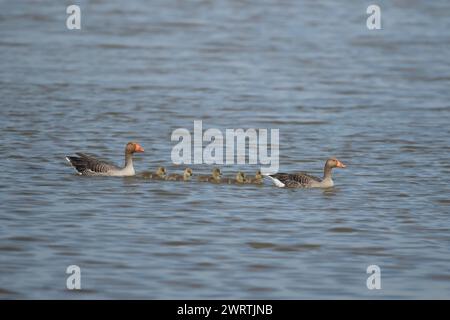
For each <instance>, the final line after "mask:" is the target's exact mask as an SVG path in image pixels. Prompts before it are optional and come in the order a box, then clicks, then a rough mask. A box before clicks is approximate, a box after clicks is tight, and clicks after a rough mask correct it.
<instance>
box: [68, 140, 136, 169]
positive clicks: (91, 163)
mask: <svg viewBox="0 0 450 320" xmlns="http://www.w3.org/2000/svg"><path fill="white" fill-rule="evenodd" d="M135 152H144V148H142V147H141V146H140V145H139V144H138V143H136V142H128V143H127V145H126V147H125V165H124V167H123V168H120V167H118V166H116V165H114V164H111V163H109V162H106V161H103V160H99V159H96V158H95V157H93V156H90V155H87V154H84V153H76V155H77V157H75V156H67V157H66V160H67V161H68V162H69V163H70V165H71V166H72V167H74V168H75V170H76V171H77V172H78V174H80V175H84V176H114V177H128V176H134V175H135V171H134V167H133V154H134V153H135Z"/></svg>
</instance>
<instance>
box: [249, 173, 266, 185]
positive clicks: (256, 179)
mask: <svg viewBox="0 0 450 320" xmlns="http://www.w3.org/2000/svg"><path fill="white" fill-rule="evenodd" d="M263 180H264V177H263V175H262V174H261V170H258V171H256V174H255V177H254V178H252V177H250V178H247V179H246V180H245V183H249V184H263Z"/></svg>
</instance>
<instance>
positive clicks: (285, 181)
mask: <svg viewBox="0 0 450 320" xmlns="http://www.w3.org/2000/svg"><path fill="white" fill-rule="evenodd" d="M269 177H270V178H271V179H272V180H273V181H274V183H275V184H276V185H277V186H279V187H290V188H299V187H307V186H309V185H311V183H313V182H320V181H321V179H320V178H318V177H315V176H312V175H309V174H307V173H305V172H298V173H290V174H289V173H277V174H271V175H269Z"/></svg>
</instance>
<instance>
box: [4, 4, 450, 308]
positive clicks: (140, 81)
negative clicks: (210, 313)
mask: <svg viewBox="0 0 450 320" xmlns="http://www.w3.org/2000/svg"><path fill="white" fill-rule="evenodd" d="M69 4H72V3H71V2H70V1H62V2H61V3H56V2H54V1H39V2H36V1H31V0H27V1H5V0H2V1H0V70H1V73H0V97H1V98H0V157H1V158H0V160H1V170H0V298H4V299H5V298H6V299H15V298H25V299H30V298H39V299H42V298H62V299H73V298H78V299H103V298H124V299H128V298H142V299H161V298H164V299H168V298H183V299H185V298H190V299H201V298H225V299H228V298H255V299H256V298H257V299H259V298H270V299H279V298H280V299H281V298H286V299H303V298H327V299H336V298H337V299H340V298H358V299H359V298H364V299H372V298H376V299H397V298H414V299H416V298H439V299H444V298H447V299H448V298H450V267H449V266H450V253H449V248H450V219H449V218H450V210H449V209H450V207H449V206H450V198H449V194H450V187H449V174H450V162H449V151H450V126H449V123H450V105H449V103H450V102H449V100H450V99H449V98H450V90H449V88H450V32H449V30H450V19H449V17H448V13H449V12H450V3H449V2H447V1H400V0H399V1H378V2H377V4H379V5H380V7H381V10H382V16H381V17H382V30H374V31H369V30H368V29H367V28H366V18H367V14H366V8H367V6H368V5H370V4H372V2H370V1H346V2H337V1H331V0H330V1H320V2H318V1H295V0H284V1H258V2H257V4H256V3H255V2H250V1H243V0H239V1H163V0H152V1H144V0H134V1H127V2H126V4H125V2H122V1H118V0H109V1H100V0H98V1H79V2H78V4H79V5H80V7H81V11H82V22H81V25H82V29H81V30H78V31H77V30H67V28H66V25H65V23H66V21H65V20H66V17H67V15H66V13H65V11H66V7H67V6H68V5H69ZM194 120H202V121H203V127H204V129H208V128H218V129H221V130H224V129H226V128H267V129H279V130H280V146H279V147H280V170H281V171H287V172H290V171H299V170H301V171H303V170H305V171H308V172H310V173H313V174H317V175H320V174H321V170H322V167H323V163H324V161H325V160H326V159H327V158H328V157H331V156H335V157H337V158H338V159H340V160H341V161H342V162H344V163H345V164H346V165H347V168H346V169H345V170H335V172H334V181H335V187H333V188H331V189H328V190H317V189H316V190H312V189H310V190H292V189H279V188H276V187H274V186H272V185H271V184H270V183H269V182H268V181H266V183H265V184H264V185H263V186H250V185H247V186H235V185H213V184H208V183H197V182H190V183H176V182H155V181H145V180H143V179H139V178H88V177H80V176H77V175H75V174H74V171H73V170H72V169H71V168H70V167H69V166H68V164H67V163H66V162H65V160H64V156H65V155H67V154H73V153H74V152H79V151H82V152H90V153H94V154H97V155H100V156H101V157H102V158H107V159H109V160H111V161H113V162H115V163H117V164H121V163H122V161H123V154H122V153H123V148H124V145H125V144H126V143H127V142H128V141H138V142H139V143H140V144H141V145H142V146H143V147H144V148H145V149H146V152H145V153H144V154H139V155H137V156H136V157H135V168H136V170H137V171H138V172H142V171H146V170H154V169H155V168H156V167H157V166H159V165H164V166H166V167H167V169H168V171H169V172H180V171H181V170H182V167H180V166H175V165H173V164H172V161H171V158H170V153H171V150H172V148H173V146H174V145H175V143H174V142H172V141H171V140H170V136H171V133H172V132H173V130H175V129H177V128H180V127H183V128H187V129H188V130H191V131H192V130H193V122H194ZM257 168H258V166H255V165H228V166H222V171H223V172H224V174H225V175H227V176H231V175H234V174H235V172H236V171H238V170H243V171H245V172H247V174H252V173H253V172H254V171H255V170H256V169H257ZM193 169H194V174H206V173H207V172H209V171H210V170H211V166H207V165H195V166H193ZM372 264H375V265H378V266H379V267H380V269H381V286H382V288H381V290H368V289H367V287H366V279H367V277H368V276H369V275H368V274H366V268H367V267H368V266H369V265H372ZM69 265H78V266H79V267H80V268H81V286H82V289H81V290H80V291H76V292H74V291H69V290H68V289H67V288H66V278H67V277H68V275H67V274H66V273H65V271H66V268H67V267H68V266H69Z"/></svg>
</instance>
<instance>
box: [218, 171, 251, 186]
mask: <svg viewBox="0 0 450 320" xmlns="http://www.w3.org/2000/svg"><path fill="white" fill-rule="evenodd" d="M246 180H247V179H246V177H245V173H243V172H241V171H239V172H238V173H237V174H236V177H235V178H224V179H222V182H224V183H228V184H244V183H246Z"/></svg>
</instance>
